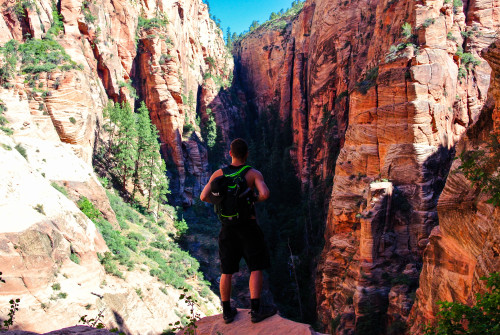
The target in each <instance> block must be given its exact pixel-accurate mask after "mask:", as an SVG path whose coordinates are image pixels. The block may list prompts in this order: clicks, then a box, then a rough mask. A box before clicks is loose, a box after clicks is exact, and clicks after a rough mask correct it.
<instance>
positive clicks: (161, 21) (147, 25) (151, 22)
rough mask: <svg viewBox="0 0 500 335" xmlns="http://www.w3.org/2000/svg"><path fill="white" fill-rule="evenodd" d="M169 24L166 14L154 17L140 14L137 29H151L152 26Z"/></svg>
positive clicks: (159, 26) (157, 26)
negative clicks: (145, 16)
mask: <svg viewBox="0 0 500 335" xmlns="http://www.w3.org/2000/svg"><path fill="white" fill-rule="evenodd" d="M167 24H168V18H167V16H166V15H165V14H163V13H160V15H159V17H154V18H152V19H146V18H144V17H142V16H139V20H138V22H137V30H138V31H139V30H142V29H143V30H149V29H152V28H164V27H166V26H167Z"/></svg>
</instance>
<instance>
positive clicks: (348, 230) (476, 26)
mask: <svg viewBox="0 0 500 335" xmlns="http://www.w3.org/2000/svg"><path fill="white" fill-rule="evenodd" d="M499 5H500V4H499V3H498V1H493V2H488V1H484V2H481V1H471V2H463V3H462V1H454V2H449V1H444V2H443V1H424V2H411V1H375V2H373V1H351V2H349V1H346V2H344V1H307V2H306V4H305V6H304V8H303V10H302V11H301V13H300V14H299V15H298V16H297V17H296V18H294V19H293V20H292V21H291V22H290V23H289V24H288V25H287V26H286V27H285V28H283V27H279V28H277V29H276V28H274V29H273V26H272V21H271V24H264V25H263V26H261V27H260V28H258V29H256V30H255V31H253V32H252V33H250V34H249V35H248V36H246V37H245V38H243V40H241V41H239V42H238V43H237V45H236V47H235V54H236V70H237V74H238V76H239V78H237V79H239V80H241V81H242V82H243V85H242V86H244V87H246V88H247V92H246V93H247V94H246V96H247V99H248V101H249V103H251V104H252V105H253V106H254V108H255V109H256V110H257V111H258V113H259V114H260V115H264V117H266V116H265V115H266V113H267V110H268V108H269V106H277V107H278V110H279V115H280V117H281V118H282V119H283V120H286V119H290V120H291V124H292V130H293V147H292V148H291V149H290V154H291V155H292V157H294V158H295V161H294V163H295V164H296V169H297V173H298V176H299V177H300V179H301V181H302V185H303V187H307V186H311V185H312V186H315V183H317V179H315V178H318V177H319V178H320V179H321V180H324V181H328V178H331V177H332V176H333V175H334V179H333V188H332V193H331V194H324V195H323V196H324V197H325V198H328V199H329V203H330V206H329V210H328V219H327V220H326V229H325V247H324V249H323V252H322V254H321V259H320V261H319V266H318V272H317V278H316V295H317V302H318V314H319V318H320V320H321V321H322V323H323V324H324V325H325V326H326V327H327V328H328V329H329V330H330V331H333V330H334V329H337V331H338V332H339V333H346V334H348V333H351V332H352V331H354V330H356V331H357V332H360V333H366V334H371V333H373V334H376V333H385V332H387V331H389V330H390V331H391V332H396V333H400V332H403V331H404V329H405V328H406V324H407V323H410V324H411V321H410V320H409V319H408V316H409V314H410V311H411V310H412V306H413V304H414V301H415V290H416V288H417V287H418V282H419V276H420V273H421V269H422V264H423V262H424V260H425V259H427V260H428V261H429V260H431V259H433V257H440V256H436V253H437V252H438V251H436V252H434V255H435V256H431V254H432V251H431V248H433V245H434V248H436V246H435V243H437V242H435V243H431V244H429V235H430V233H431V230H432V229H433V227H435V226H436V225H437V224H438V223H439V220H438V207H437V204H438V199H439V197H440V194H441V191H442V190H443V187H444V185H445V182H446V178H447V177H448V172H449V169H450V166H451V163H452V158H453V156H454V153H455V150H456V145H457V143H458V142H459V140H460V139H461V138H462V137H463V135H464V134H465V131H466V130H467V128H469V127H470V126H471V125H472V124H474V123H475V122H476V121H477V120H478V119H479V116H480V115H482V114H484V113H487V110H488V108H489V107H488V104H487V103H486V102H487V97H488V87H489V82H490V72H491V69H490V67H489V65H488V63H487V62H486V61H485V60H484V59H483V58H482V56H481V53H480V52H481V50H482V49H484V48H486V47H488V46H489V45H490V44H491V43H493V42H494V40H495V38H496V31H497V30H498V28H499V22H500V21H499V20H498V18H499V17H498V11H499V9H498V8H499ZM337 154H338V158H337ZM455 164H457V163H455ZM455 168H456V167H455ZM454 178H455V177H454ZM451 194H453V196H455V194H456V193H451ZM443 196H444V197H447V196H450V193H449V191H445V193H444V194H443ZM443 203H444V201H443ZM443 206H444V205H443ZM488 208H489V207H488ZM485 210H486V212H487V213H489V211H491V210H492V209H491V208H489V209H485ZM442 212H443V214H439V216H440V219H441V220H443V222H444V224H445V225H446V222H447V221H446V220H451V219H446V214H445V213H447V212H445V210H444V207H443V210H442ZM486 212H485V213H484V214H483V215H485V214H486ZM493 214H494V213H493ZM493 217H495V216H493ZM464 220H466V219H465V218H464ZM478 220H479V219H478ZM453 222H455V221H453ZM483 224H485V225H486V226H485V228H484V229H485V231H490V228H487V227H489V226H490V224H489V223H483ZM437 229H438V228H436V231H435V232H434V233H433V235H432V236H437V234H438V230H437ZM451 229H452V230H453V229H454V227H451ZM441 230H442V228H441ZM485 234H487V233H485ZM469 237H470V236H469ZM469 237H463V238H464V239H465V240H466V241H467V240H468V238H469ZM471 238H472V239H474V238H473V237H471ZM492 238H493V237H492ZM431 240H433V241H438V238H437V237H431ZM464 243H466V242H464ZM495 245H497V242H492V248H493V249H494V248H496V247H495ZM426 247H428V248H429V249H428V250H427V251H426V254H425V255H427V256H425V257H424V250H425V249H426ZM450 248H451V247H450ZM462 248H465V249H462V252H465V253H471V252H472V254H473V255H474V257H472V256H471V257H469V258H470V259H471V261H472V260H473V259H475V258H476V257H479V256H478V255H479V254H480V253H479V251H476V252H473V251H467V248H466V247H464V246H462ZM459 249H460V248H459ZM476 249H477V250H481V248H480V247H479V246H478V247H477V248H475V249H474V250H476ZM439 250H446V247H445V248H444V249H439ZM451 250H452V248H451V249H450V250H449V251H446V252H447V253H449V254H453V251H451ZM453 250H454V249H453ZM481 255H482V253H481ZM423 257H424V258H423ZM481 257H484V258H487V259H488V260H487V261H486V260H485V262H487V263H488V264H489V262H493V263H492V264H491V265H489V266H483V270H482V271H479V273H478V274H476V275H475V276H474V277H475V278H476V279H475V281H474V282H475V283H476V285H477V286H478V287H477V289H476V290H472V291H471V290H469V289H467V288H465V290H466V292H467V293H466V294H465V295H464V297H465V296H468V297H470V296H471V294H472V293H471V292H477V291H478V290H480V289H481V286H480V285H478V279H477V278H478V276H480V274H484V273H487V272H490V271H493V270H495V269H496V270H498V264H497V263H496V261H493V260H492V259H495V257H496V256H495V253H489V254H488V256H481ZM474 262H475V261H474ZM431 263H432V261H431ZM427 266H430V265H427V263H424V267H427ZM436 267H437V268H440V266H438V265H436ZM428 271H430V269H427V268H424V271H423V272H422V277H421V278H420V285H421V286H422V285H424V286H425V287H426V290H435V287H436V286H437V287H442V286H440V284H438V283H437V281H440V280H441V279H440V278H441V277H439V276H430V275H429V274H428ZM436 271H439V270H436ZM468 271H473V270H472V268H470V267H469V270H468ZM464 275H465V274H464ZM471 275H472V272H469V274H467V276H471ZM450 280H451V281H452V282H453V285H454V286H455V288H454V289H452V290H453V291H454V292H459V291H460V290H463V289H464V286H463V285H466V286H467V285H470V284H465V283H463V282H462V281H453V280H452V279H450ZM469 282H470V280H469ZM441 284H442V283H441ZM422 289H424V287H423V288H422ZM437 290H438V291H439V289H437ZM439 292H441V291H439ZM426 293H429V294H425V293H423V292H422V293H420V294H417V301H418V303H417V304H416V305H415V308H414V313H415V315H422V313H423V314H425V317H423V319H419V321H420V322H421V321H422V320H427V319H431V318H432V315H434V313H435V312H436V306H435V303H436V302H437V300H439V299H445V298H450V297H452V296H454V295H453V294H448V295H446V294H431V292H426ZM424 297H425V298H424ZM420 299H422V300H424V301H426V302H425V303H424V302H422V303H420V302H419V301H420ZM459 300H460V299H459ZM423 304H425V306H427V307H425V311H424V310H421V307H419V306H423ZM431 306H432V307H431ZM413 322H415V321H414V320H413Z"/></svg>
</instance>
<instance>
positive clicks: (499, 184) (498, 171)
mask: <svg viewBox="0 0 500 335" xmlns="http://www.w3.org/2000/svg"><path fill="white" fill-rule="evenodd" d="M499 140H500V137H499V135H491V136H490V139H489V142H488V143H487V145H486V150H469V151H464V152H462V153H461V154H460V160H461V162H462V164H461V165H460V166H459V167H458V169H459V170H460V171H462V173H463V174H464V175H465V177H466V178H467V179H468V180H470V181H471V182H472V185H473V186H476V187H478V188H479V189H480V190H481V191H482V192H485V193H487V194H488V195H490V196H491V198H490V199H489V200H488V202H489V203H491V204H493V205H494V206H500V165H499V164H498V162H500V141H499Z"/></svg>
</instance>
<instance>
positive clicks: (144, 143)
mask: <svg viewBox="0 0 500 335" xmlns="http://www.w3.org/2000/svg"><path fill="white" fill-rule="evenodd" d="M138 112H139V113H138V114H137V118H136V129H137V135H138V137H137V154H136V160H135V171H134V189H133V191H132V199H134V198H135V192H136V190H137V187H138V186H139V183H140V182H141V181H143V178H142V175H143V173H141V172H142V170H144V169H147V166H145V165H147V161H146V160H144V158H147V157H146V156H151V155H152V154H151V151H153V150H155V149H156V148H155V147H154V146H152V142H153V141H154V142H155V143H156V144H157V141H156V138H153V133H152V128H151V120H150V118H149V110H148V108H147V107H146V105H145V104H144V101H142V102H141V106H140V107H139V109H138ZM157 151H159V148H158V150H157Z"/></svg>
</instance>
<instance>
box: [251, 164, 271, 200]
mask: <svg viewBox="0 0 500 335" xmlns="http://www.w3.org/2000/svg"><path fill="white" fill-rule="evenodd" d="M253 172H254V175H255V179H254V182H255V187H256V188H257V191H259V197H258V198H257V200H256V201H264V200H266V199H267V198H269V189H268V188H267V185H266V183H265V182H264V177H263V176H262V173H260V172H259V171H257V170H253Z"/></svg>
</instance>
